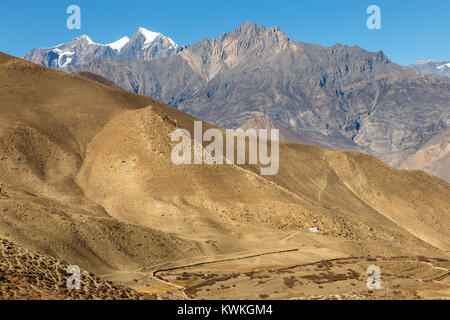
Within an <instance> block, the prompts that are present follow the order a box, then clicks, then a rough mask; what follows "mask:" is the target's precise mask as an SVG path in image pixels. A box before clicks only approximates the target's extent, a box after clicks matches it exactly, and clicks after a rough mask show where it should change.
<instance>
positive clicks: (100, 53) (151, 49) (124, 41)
mask: <svg viewBox="0 0 450 320" xmlns="http://www.w3.org/2000/svg"><path fill="white" fill-rule="evenodd" d="M179 51H180V47H179V46H178V45H177V44H176V43H175V42H174V41H173V40H172V39H170V38H167V37H165V36H164V35H163V34H162V33H159V32H153V31H150V30H147V29H145V28H142V27H140V28H139V29H138V30H137V31H136V33H135V34H134V35H133V37H132V38H131V39H130V38H129V37H127V36H126V37H123V38H121V39H119V40H117V41H115V42H112V43H109V44H100V43H96V42H94V41H93V40H92V39H91V38H89V36H87V35H82V36H80V37H78V38H75V39H73V40H72V41H70V42H68V43H63V44H60V45H57V46H55V47H51V48H44V49H33V50H32V51H30V52H29V53H27V54H26V55H25V56H23V59H25V60H28V61H31V62H34V63H37V64H40V65H43V66H46V67H50V68H54V69H63V68H65V67H67V66H71V65H79V64H83V63H87V62H89V61H92V60H97V59H119V60H145V61H150V60H154V59H159V58H163V57H168V56H171V55H173V54H176V53H178V52H179Z"/></svg>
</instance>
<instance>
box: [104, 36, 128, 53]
mask: <svg viewBox="0 0 450 320" xmlns="http://www.w3.org/2000/svg"><path fill="white" fill-rule="evenodd" d="M128 42H130V38H129V37H123V38H122V39H119V40H117V41H115V42H113V43H110V44H107V46H108V47H110V48H112V49H114V50H117V52H120V50H122V48H123V47H124V46H125V45H126V44H127V43H128Z"/></svg>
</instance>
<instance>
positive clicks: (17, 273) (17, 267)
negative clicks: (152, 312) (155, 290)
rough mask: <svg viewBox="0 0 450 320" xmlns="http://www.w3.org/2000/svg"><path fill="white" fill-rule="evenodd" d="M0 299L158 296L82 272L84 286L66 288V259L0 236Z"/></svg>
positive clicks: (126, 298) (135, 297)
mask: <svg viewBox="0 0 450 320" xmlns="http://www.w3.org/2000/svg"><path fill="white" fill-rule="evenodd" d="M0 258H1V259H0V266H1V268H0V299H1V300H5V299H16V300H17V299H19V300H28V299H34V300H36V299H58V300H61V299H65V300H86V299H96V300H99V299H101V300H124V299H125V300H142V299H155V298H157V297H156V296H150V295H145V294H140V293H138V292H136V291H135V290H133V289H130V288H127V287H124V286H121V285H118V284H114V283H112V282H111V281H106V280H104V279H102V278H100V277H98V276H95V275H94V274H92V273H89V272H87V271H81V274H80V278H81V280H82V282H84V286H80V288H79V289H73V290H70V289H69V288H67V285H66V281H67V277H68V275H67V268H68V267H69V264H68V263H67V262H64V261H61V260H58V259H55V258H52V257H49V256H45V255H41V254H38V253H36V252H34V251H33V250H30V249H25V248H22V247H20V246H17V245H16V244H14V243H12V242H9V241H7V240H4V239H0Z"/></svg>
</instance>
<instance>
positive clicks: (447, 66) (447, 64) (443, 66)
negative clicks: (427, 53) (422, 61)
mask: <svg viewBox="0 0 450 320" xmlns="http://www.w3.org/2000/svg"><path fill="white" fill-rule="evenodd" d="M437 68H438V69H439V70H440V69H444V68H450V62H449V63H446V64H443V65H442V66H439V67H437Z"/></svg>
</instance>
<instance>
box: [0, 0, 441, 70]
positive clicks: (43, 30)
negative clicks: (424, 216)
mask: <svg viewBox="0 0 450 320" xmlns="http://www.w3.org/2000/svg"><path fill="white" fill-rule="evenodd" d="M71 4H76V5H79V6H80V7H81V11H82V29H81V30H68V29H67V28H66V20H67V17H68V15H67V14H66V8H67V7H68V6H69V5H71ZM371 4H375V5H378V6H379V7H380V8H381V23H382V29H381V30H368V29H367V27H366V20H367V17H368V14H367V13H366V9H367V7H368V6H369V5H371ZM246 21H252V22H255V23H257V24H262V25H265V26H267V27H270V26H274V25H278V26H280V27H281V29H282V30H283V31H284V32H285V33H286V34H287V35H288V36H289V37H290V38H291V39H293V40H295V41H304V42H309V43H316V44H320V45H327V46H330V45H333V44H335V43H342V44H347V45H359V46H361V47H363V48H365V49H367V50H370V51H376V50H380V49H381V50H383V51H384V52H385V53H386V54H387V55H388V56H389V57H390V58H391V60H393V61H394V62H396V63H399V64H409V63H412V62H415V61H417V60H421V59H438V60H450V39H449V38H450V1H449V0H373V1H366V0H320V1H319V0H290V1H287V0H278V1H277V0H270V1H268V0H240V1H238V0H223V1H217V0H190V1H187V0H182V1H178V0H158V1H153V0H121V1H105V0H78V1H77V0H70V1H67V0H39V1H36V0H21V1H18V0H14V1H9V0H2V1H1V5H0V51H3V52H6V53H9V54H12V55H16V56H22V55H24V54H25V53H26V52H28V51H29V50H30V49H32V48H35V47H39V48H40V47H51V46H54V45H56V44H60V43H63V42H67V41H69V40H71V39H73V38H75V37H77V36H79V35H81V34H87V35H89V36H90V37H91V38H92V39H93V40H94V41H95V42H98V43H110V42H113V41H115V40H118V39H119V38H121V37H122V36H125V35H128V36H132V34H133V33H134V32H135V31H136V30H137V28H138V27H140V26H142V27H145V28H147V29H150V30H152V31H158V32H162V33H164V34H165V35H166V36H169V37H171V38H172V39H174V40H175V41H176V42H178V43H179V44H180V45H189V44H193V43H195V42H197V41H198V40H200V39H202V38H214V37H217V36H219V35H220V34H222V33H224V32H228V31H231V30H233V29H234V28H236V27H237V26H238V25H239V24H241V23H243V22H246Z"/></svg>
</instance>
